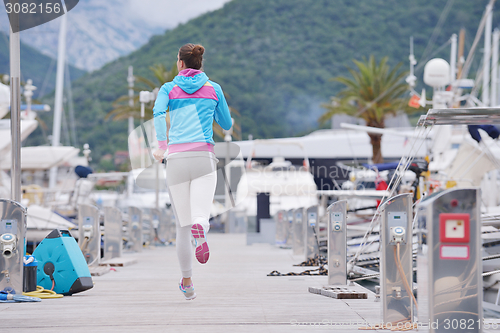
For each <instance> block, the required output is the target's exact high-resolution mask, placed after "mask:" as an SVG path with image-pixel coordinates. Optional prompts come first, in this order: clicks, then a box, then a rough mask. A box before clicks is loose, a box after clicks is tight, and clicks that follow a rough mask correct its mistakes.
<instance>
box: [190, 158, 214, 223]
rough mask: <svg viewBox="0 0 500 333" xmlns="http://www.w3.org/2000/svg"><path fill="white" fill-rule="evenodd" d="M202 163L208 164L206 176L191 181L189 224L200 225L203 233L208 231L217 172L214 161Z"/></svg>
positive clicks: (207, 160)
mask: <svg viewBox="0 0 500 333" xmlns="http://www.w3.org/2000/svg"><path fill="white" fill-rule="evenodd" d="M204 160H205V161H204V162H205V163H207V162H209V163H210V165H209V168H210V169H211V170H212V171H210V169H208V171H210V172H207V173H206V174H204V175H203V176H200V177H197V178H195V179H193V180H192V181H191V187H190V193H191V198H190V199H191V204H190V206H191V222H192V223H193V224H201V225H202V226H203V229H204V230H205V233H207V232H208V230H209V229H210V223H209V219H210V209H211V207H212V203H213V201H214V194H215V187H216V185H217V171H216V164H215V161H213V160H211V159H208V158H204Z"/></svg>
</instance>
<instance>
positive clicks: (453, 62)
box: [450, 34, 458, 84]
mask: <svg viewBox="0 0 500 333" xmlns="http://www.w3.org/2000/svg"><path fill="white" fill-rule="evenodd" d="M457 40H458V37H457V34H453V35H451V56H450V81H451V84H453V83H454V82H455V80H456V79H457Z"/></svg>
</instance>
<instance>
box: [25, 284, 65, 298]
mask: <svg viewBox="0 0 500 333" xmlns="http://www.w3.org/2000/svg"><path fill="white" fill-rule="evenodd" d="M23 295H24V296H30V297H37V298H41V299H47V298H63V295H61V294H56V292H55V291H52V290H47V289H44V288H43V287H41V286H36V290H35V291H30V292H27V293H23Z"/></svg>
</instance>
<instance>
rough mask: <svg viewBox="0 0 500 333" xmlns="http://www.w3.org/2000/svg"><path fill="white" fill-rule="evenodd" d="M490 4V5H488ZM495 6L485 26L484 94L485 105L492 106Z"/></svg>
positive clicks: (489, 13)
mask: <svg viewBox="0 0 500 333" xmlns="http://www.w3.org/2000/svg"><path fill="white" fill-rule="evenodd" d="M488 6H490V5H488ZM491 7H493V5H491ZM492 9H493V8H490V9H489V10H488V14H487V17H486V25H485V27H484V61H483V95H482V100H483V103H484V105H485V106H490V86H489V84H490V58H491V30H492V25H493V10H492Z"/></svg>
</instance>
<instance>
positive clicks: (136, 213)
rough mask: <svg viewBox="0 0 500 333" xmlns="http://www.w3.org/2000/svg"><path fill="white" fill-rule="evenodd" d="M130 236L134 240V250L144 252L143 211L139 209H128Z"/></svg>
mask: <svg viewBox="0 0 500 333" xmlns="http://www.w3.org/2000/svg"><path fill="white" fill-rule="evenodd" d="M127 229H128V234H129V237H130V239H131V240H132V250H133V251H136V252H142V244H143V237H144V236H143V235H142V211H141V210H140V209H139V208H137V207H129V208H128V226H127Z"/></svg>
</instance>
